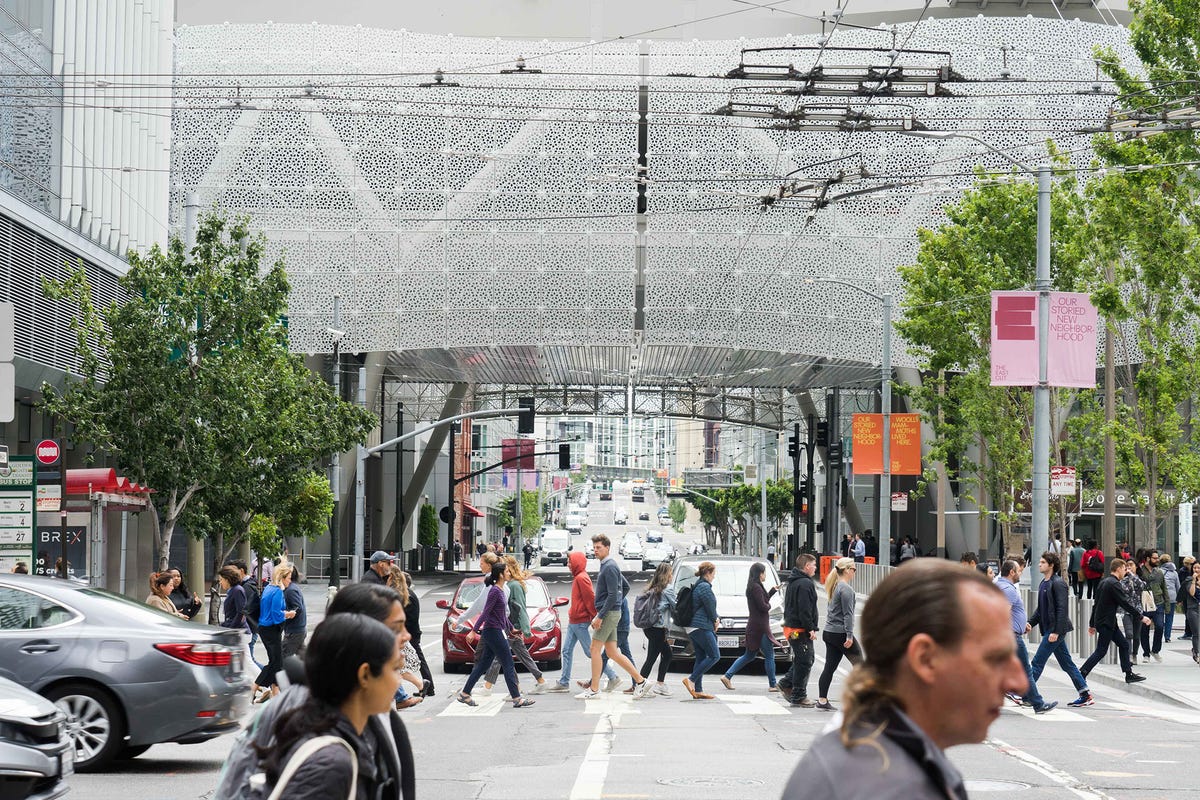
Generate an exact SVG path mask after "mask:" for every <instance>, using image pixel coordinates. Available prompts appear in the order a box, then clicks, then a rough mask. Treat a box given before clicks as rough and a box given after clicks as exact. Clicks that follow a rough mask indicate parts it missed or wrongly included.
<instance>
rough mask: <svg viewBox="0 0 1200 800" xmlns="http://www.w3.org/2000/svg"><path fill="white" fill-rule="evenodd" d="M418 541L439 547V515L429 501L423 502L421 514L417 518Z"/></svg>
mask: <svg viewBox="0 0 1200 800" xmlns="http://www.w3.org/2000/svg"><path fill="white" fill-rule="evenodd" d="M417 542H418V543H419V544H421V545H422V546H424V547H437V543H438V515H437V511H436V510H435V509H434V507H433V506H432V505H430V504H429V503H422V504H421V516H420V517H419V518H418V519H417Z"/></svg>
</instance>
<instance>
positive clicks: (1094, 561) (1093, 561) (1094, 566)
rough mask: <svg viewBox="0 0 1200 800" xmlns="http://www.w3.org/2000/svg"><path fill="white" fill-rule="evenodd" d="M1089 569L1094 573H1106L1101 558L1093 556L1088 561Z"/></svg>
mask: <svg viewBox="0 0 1200 800" xmlns="http://www.w3.org/2000/svg"><path fill="white" fill-rule="evenodd" d="M1087 568H1088V569H1089V570H1091V571H1092V572H1104V562H1103V561H1101V560H1100V556H1097V555H1093V556H1092V557H1091V558H1089V559H1088V563H1087Z"/></svg>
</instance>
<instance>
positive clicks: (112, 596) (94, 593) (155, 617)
mask: <svg viewBox="0 0 1200 800" xmlns="http://www.w3.org/2000/svg"><path fill="white" fill-rule="evenodd" d="M79 593H80V594H84V595H87V596H89V597H102V598H104V599H105V600H109V601H112V602H114V603H120V604H121V605H123V606H124V609H123V611H124V612H125V613H126V614H133V615H134V616H140V617H141V618H142V619H143V620H144V621H145V622H147V623H151V622H153V623H155V624H157V625H161V624H162V623H164V622H171V621H174V622H177V623H179V624H180V625H187V624H188V623H187V622H185V621H183V620H182V619H180V618H179V617H173V616H171V615H170V614H168V613H167V612H165V611H160V610H159V609H157V608H151V607H150V606H148V605H146V604H145V603H139V602H138V601H137V600H134V599H133V598H131V597H126V596H125V595H122V594H116V593H115V592H109V591H106V590H104V589H80V590H79Z"/></svg>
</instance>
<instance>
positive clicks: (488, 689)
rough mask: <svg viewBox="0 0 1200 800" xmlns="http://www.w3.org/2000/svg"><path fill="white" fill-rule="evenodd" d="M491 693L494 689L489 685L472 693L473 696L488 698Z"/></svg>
mask: <svg viewBox="0 0 1200 800" xmlns="http://www.w3.org/2000/svg"><path fill="white" fill-rule="evenodd" d="M491 693H492V687H490V686H488V685H487V684H484V685H483V686H476V687H475V691H473V692H471V694H481V695H483V696H484V697H486V696H487V695H489V694H491Z"/></svg>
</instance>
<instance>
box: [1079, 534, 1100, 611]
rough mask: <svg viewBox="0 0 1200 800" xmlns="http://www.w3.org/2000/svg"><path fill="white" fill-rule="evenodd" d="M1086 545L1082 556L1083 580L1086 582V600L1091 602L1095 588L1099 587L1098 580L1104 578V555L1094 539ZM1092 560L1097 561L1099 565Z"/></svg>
mask: <svg viewBox="0 0 1200 800" xmlns="http://www.w3.org/2000/svg"><path fill="white" fill-rule="evenodd" d="M1087 544H1088V549H1087V551H1086V552H1085V553H1084V554H1083V579H1084V581H1086V582H1087V596H1088V600H1091V599H1092V595H1093V594H1095V591H1096V587H1097V586H1099V585H1100V579H1101V578H1103V577H1104V553H1103V552H1101V550H1100V548H1098V547H1096V540H1095V539H1090V540H1088V543H1087ZM1093 558H1096V559H1099V563H1097V562H1095V561H1093V560H1092V559H1093ZM1097 567H1098V569H1097Z"/></svg>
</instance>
